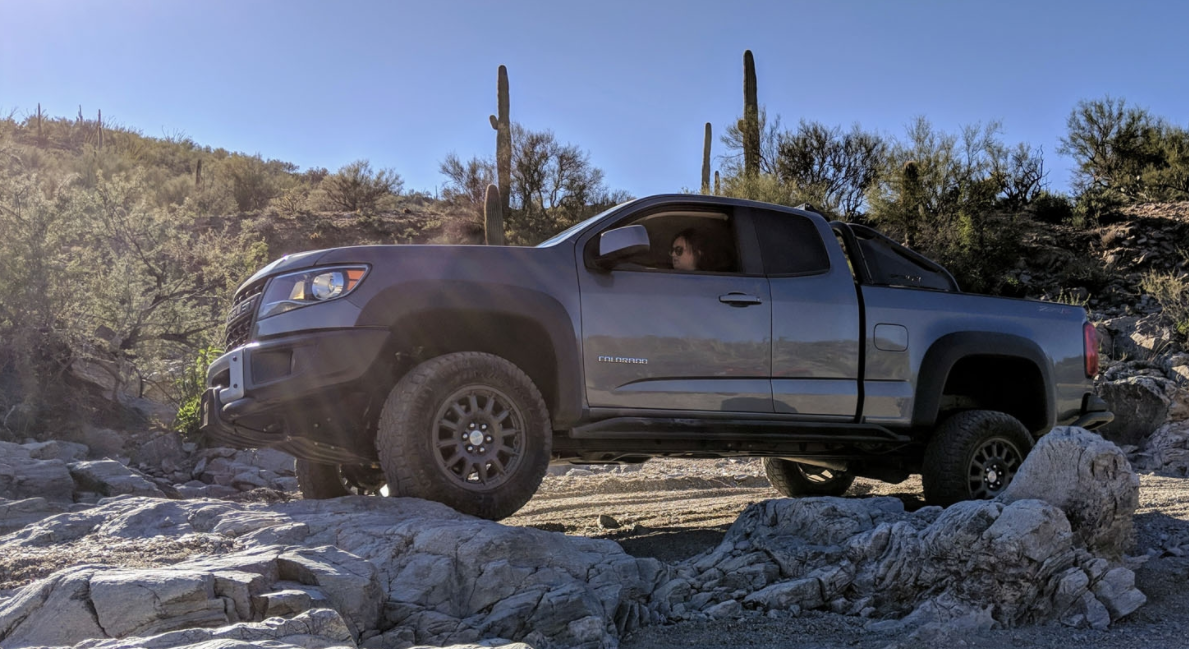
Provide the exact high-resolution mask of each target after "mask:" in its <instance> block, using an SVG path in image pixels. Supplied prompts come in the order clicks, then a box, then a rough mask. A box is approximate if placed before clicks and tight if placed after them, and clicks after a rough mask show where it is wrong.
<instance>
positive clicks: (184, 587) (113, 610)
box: [88, 570, 229, 638]
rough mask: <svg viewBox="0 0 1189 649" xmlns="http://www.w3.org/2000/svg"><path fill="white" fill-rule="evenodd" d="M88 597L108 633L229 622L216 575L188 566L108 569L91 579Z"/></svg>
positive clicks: (121, 634) (140, 632)
mask: <svg viewBox="0 0 1189 649" xmlns="http://www.w3.org/2000/svg"><path fill="white" fill-rule="evenodd" d="M88 597H89V599H90V601H91V605H92V606H93V607H94V609H95V616H96V619H98V621H99V625H100V626H101V627H103V630H104V632H105V633H106V634H107V636H108V637H115V638H123V637H126V636H132V635H155V634H157V633H164V632H166V631H173V630H176V629H185V628H189V627H210V626H220V625H225V624H227V623H228V622H229V620H228V619H227V614H226V610H225V606H224V604H223V600H221V599H218V598H216V597H215V578H214V576H213V575H211V574H209V573H203V572H199V571H185V570H109V571H103V572H97V573H95V575H94V576H92V577H91V580H90V592H89V594H88Z"/></svg>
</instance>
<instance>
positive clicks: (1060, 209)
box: [1032, 191, 1073, 225]
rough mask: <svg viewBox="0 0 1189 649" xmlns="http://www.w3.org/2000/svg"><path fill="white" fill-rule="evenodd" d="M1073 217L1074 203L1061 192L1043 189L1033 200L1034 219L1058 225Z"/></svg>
mask: <svg viewBox="0 0 1189 649" xmlns="http://www.w3.org/2000/svg"><path fill="white" fill-rule="evenodd" d="M1072 218H1073V204H1072V203H1071V202H1070V200H1069V197H1068V196H1066V195H1065V194H1061V193H1052V192H1048V191H1042V192H1040V194H1039V195H1037V197H1036V198H1035V199H1033V201H1032V219H1033V220H1035V221H1039V222H1041V223H1049V224H1052V225H1057V224H1060V223H1067V222H1069V221H1070V220H1071V219H1072Z"/></svg>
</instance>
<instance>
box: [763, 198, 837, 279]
mask: <svg viewBox="0 0 1189 649" xmlns="http://www.w3.org/2000/svg"><path fill="white" fill-rule="evenodd" d="M755 216H756V218H755V225H756V237H757V238H758V239H759V241H760V254H761V255H762V256H763V258H764V273H766V274H768V275H811V274H814V273H820V272H824V271H827V270H829V269H830V255H829V253H828V252H827V251H826V245H825V244H824V243H822V237H821V235H819V234H818V232H817V228H816V227H814V225H813V221H811V220H809V219H807V218H805V217H804V216H800V215H797V214H788V213H785V212H768V211H762V210H757V211H756V212H755Z"/></svg>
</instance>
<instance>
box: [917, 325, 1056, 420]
mask: <svg viewBox="0 0 1189 649" xmlns="http://www.w3.org/2000/svg"><path fill="white" fill-rule="evenodd" d="M970 356H997V357H1001V358H1016V359H1021V360H1025V361H1028V362H1029V363H1032V364H1033V365H1035V366H1036V368H1037V369H1038V370H1039V371H1040V376H1041V380H1042V381H1043V382H1044V392H1045V393H1044V414H1045V416H1044V420H1045V422H1046V424H1045V425H1046V428H1048V427H1052V426H1053V425H1054V424H1055V423H1056V412H1057V407H1056V395H1055V393H1054V385H1053V376H1052V368H1051V363H1050V361H1049V358H1048V356H1046V355H1045V353H1044V351H1043V350H1041V348H1040V346H1039V345H1037V344H1036V343H1035V342H1033V341H1031V340H1028V339H1027V338H1024V337H1022V336H1017V335H1014V334H1005V333H992V332H982V331H963V332H958V333H952V334H947V335H945V336H942V337H941V338H938V339H937V340H936V341H934V343H933V345H932V346H930V347H929V351H927V352H925V357H924V359H922V361H921V366H920V368H919V369H918V370H917V384H916V398H915V399H914V400H913V409H912V425H913V426H914V427H921V428H929V427H932V426H935V425H936V424H937V416H938V414H939V412H940V409H941V395H942V392H943V391H944V390H945V385H946V382H947V381H949V376H950V371H951V370H953V369H954V366H955V365H957V363H958V362H959V361H961V360H962V359H964V358H968V357H970Z"/></svg>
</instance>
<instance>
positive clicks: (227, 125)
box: [0, 0, 1189, 196]
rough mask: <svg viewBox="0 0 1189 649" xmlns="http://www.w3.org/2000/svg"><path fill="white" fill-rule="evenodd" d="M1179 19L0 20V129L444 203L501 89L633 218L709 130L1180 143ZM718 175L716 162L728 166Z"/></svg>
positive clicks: (1028, 14) (512, 13)
mask: <svg viewBox="0 0 1189 649" xmlns="http://www.w3.org/2000/svg"><path fill="white" fill-rule="evenodd" d="M1186 25H1189V3H1185V2H1179V1H1173V0H1168V1H1167V2H1144V1H1131V2H1127V3H1123V2H1098V1H1093V0H1089V1H1088V0H1078V1H1069V2H1065V1H1060V2H1040V1H1039V0H1033V1H1030V2H1023V1H1014V0H1005V1H997V2H982V3H975V2H962V1H957V0H955V1H952V2H940V1H931V2H926V1H921V2H909V1H899V2H891V1H888V2H876V1H870V2H857V1H855V2H844V1H837V2H792V1H789V2H742V1H740V2H731V3H726V2H719V3H712V2H703V1H701V0H689V1H684V2H677V1H672V2H642V1H638V2H621V1H618V0H604V1H602V2H597V3H591V2H582V3H579V2H567V1H564V0H553V1H526V2H516V1H514V0H503V1H500V2H479V1H473V2H471V1H465V2H464V1H453V0H435V1H425V2H378V1H377V2H362V1H342V2H333V3H331V2H325V3H318V2H306V1H294V0H287V1H279V0H238V1H224V0H206V1H201V2H181V1H167V0H157V1H151V2H150V1H147V0H145V1H130V0H129V1H121V0H107V1H104V2H83V1H76V2H65V1H57V0H42V1H39V2H30V1H28V0H0V109H2V110H4V112H5V113H7V112H8V111H10V110H13V109H16V110H17V111H18V115H21V114H24V113H25V112H28V111H32V110H34V109H35V107H36V104H37V102H41V104H42V107H43V109H44V110H46V111H48V112H49V113H51V114H54V115H67V116H73V115H74V114H75V113H76V112H77V110H78V106H79V105H80V104H81V105H82V107H83V110H84V111H85V112H86V113H87V114H88V115H94V111H95V109H102V110H103V112H104V116H105V118H107V119H114V120H116V121H118V122H119V123H121V124H123V125H125V126H130V127H133V128H137V129H139V130H141V131H142V132H144V133H145V134H147V135H162V134H177V133H184V134H186V135H188V136H190V137H192V138H194V139H195V140H196V141H198V142H199V143H201V144H205V145H211V146H215V147H224V148H227V149H231V150H237V151H244V152H248V153H260V154H262V155H264V156H265V157H271V158H279V159H282V160H288V161H291V162H295V163H297V164H298V165H300V166H302V167H309V166H324V167H329V168H331V169H332V170H333V169H335V168H337V167H339V166H341V165H343V164H345V163H347V162H350V161H351V160H354V159H357V158H368V159H370V160H371V161H372V163H373V166H381V167H392V168H394V169H396V170H397V171H398V172H399V173H400V174H401V175H402V176H403V177H404V178H405V181H406V182H405V186H406V188H411V189H422V190H428V191H433V190H434V188H435V187H436V186H438V185H440V184H441V183H442V177H441V176H440V174H439V173H438V171H437V168H438V162H439V161H440V160H441V159H442V158H443V157H444V156H445V155H446V154H447V153H449V152H451V151H454V152H456V153H458V154H459V155H460V156H462V157H464V158H466V157H470V156H471V155H476V154H479V155H489V154H490V153H491V152H492V150H493V149H494V142H495V133H494V131H492V130H491V128H490V126H489V125H488V123H487V115H488V114H490V113H493V112H494V111H495V80H496V68H497V66H498V65H500V64H504V65H507V66H508V68H509V76H510V80H511V104H512V106H511V110H512V118H513V119H514V120H517V121H520V122H522V123H523V124H525V125H526V126H529V127H531V128H550V129H553V130H554V131H555V132H556V133H557V135H558V137H559V138H560V139H561V140H563V141H567V142H572V143H575V144H578V145H580V146H581V147H583V148H584V149H585V150H587V151H588V152H589V153H590V156H591V159H592V161H593V162H594V163H595V164H596V165H598V166H599V167H601V168H602V169H604V171H605V172H606V178H607V181H608V185H609V186H611V187H612V188H616V189H626V190H628V191H630V192H632V193H633V194H635V195H637V196H642V195H647V194H651V193H658V192H667V191H677V190H680V189H682V188H683V187H691V188H692V187H696V186H697V184H698V182H699V175H700V170H701V150H702V129H703V124H704V123H705V122H707V121H709V122H712V123H713V125H714V128H715V131H716V140H717V135H718V134H720V133H721V132H722V130H723V128H724V127H725V126H726V125H727V124H729V123H731V122H732V121H733V120H734V119H736V118H737V117H738V115H739V114H740V113H741V112H742V54H743V50H745V49H749V48H750V49H751V50H752V51H753V52H754V53H755V56H756V68H757V71H758V80H759V97H760V103H761V104H762V105H764V106H766V107H767V109H768V112H769V114H770V115H776V114H779V115H780V116H781V117H782V119H783V121H784V123H785V124H787V125H795V124H796V122H797V121H798V120H799V119H801V118H806V119H812V120H819V121H822V122H825V123H827V124H841V125H844V126H849V125H850V124H852V123H856V122H857V123H860V124H861V125H862V126H863V127H865V128H868V129H872V130H877V131H880V132H882V133H885V134H888V135H901V134H902V133H903V132H904V126H905V125H906V124H907V123H908V122H909V121H910V120H912V119H913V118H914V117H915V116H916V115H926V116H927V117H929V118H930V119H931V120H932V121H933V122H934V123H935V124H936V125H937V126H939V127H941V128H944V129H947V130H956V129H957V128H958V127H959V126H960V125H962V124H968V123H974V122H986V121H988V120H991V119H998V120H1001V121H1002V122H1003V126H1004V129H1005V137H1006V139H1007V140H1008V141H1009V142H1015V141H1021V140H1023V141H1027V142H1030V143H1032V144H1033V145H1040V146H1043V147H1044V151H1045V158H1046V164H1047V166H1048V168H1049V170H1050V182H1051V184H1052V186H1053V188H1054V189H1058V190H1063V189H1065V188H1066V187H1067V184H1068V170H1069V166H1070V161H1069V160H1068V159H1065V158H1063V157H1060V156H1058V155H1057V153H1056V149H1057V146H1058V138H1059V137H1060V136H1061V135H1062V133H1063V132H1064V128H1065V119H1066V117H1067V115H1068V114H1069V111H1070V109H1071V108H1072V107H1073V106H1074V104H1075V103H1076V101H1077V100H1078V99H1081V98H1097V97H1101V96H1103V95H1106V94H1108V93H1109V94H1111V95H1114V96H1122V97H1125V98H1127V99H1128V100H1129V101H1130V102H1132V103H1135V104H1138V105H1141V106H1145V107H1147V108H1149V109H1150V110H1152V112H1153V113H1155V114H1158V115H1162V116H1164V117H1166V118H1167V119H1169V120H1171V121H1173V122H1176V123H1179V124H1182V125H1184V124H1189V42H1187V39H1186V38H1185V33H1184V30H1185V26H1186ZM722 152H723V148H722V145H721V144H719V143H718V142H717V141H716V143H715V154H716V155H717V154H721V153H722Z"/></svg>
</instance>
